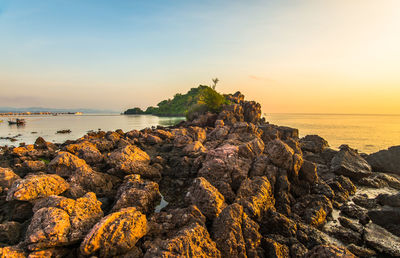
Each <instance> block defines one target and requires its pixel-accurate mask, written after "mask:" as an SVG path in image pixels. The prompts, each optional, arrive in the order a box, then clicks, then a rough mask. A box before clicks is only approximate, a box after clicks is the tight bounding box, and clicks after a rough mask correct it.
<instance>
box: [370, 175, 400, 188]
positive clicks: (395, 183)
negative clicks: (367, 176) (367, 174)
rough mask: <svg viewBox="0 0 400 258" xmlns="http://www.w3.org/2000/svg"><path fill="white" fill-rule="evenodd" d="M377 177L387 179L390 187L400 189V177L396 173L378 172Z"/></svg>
mask: <svg viewBox="0 0 400 258" xmlns="http://www.w3.org/2000/svg"><path fill="white" fill-rule="evenodd" d="M376 177H377V178H379V179H381V180H383V181H385V182H386V183H387V184H388V185H389V186H390V187H392V188H394V189H397V190H400V178H399V177H395V176H394V175H388V174H384V173H377V176H376Z"/></svg>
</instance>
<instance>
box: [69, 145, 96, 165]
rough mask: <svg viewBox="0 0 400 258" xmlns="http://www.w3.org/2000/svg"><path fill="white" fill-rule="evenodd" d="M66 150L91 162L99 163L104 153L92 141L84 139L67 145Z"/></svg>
mask: <svg viewBox="0 0 400 258" xmlns="http://www.w3.org/2000/svg"><path fill="white" fill-rule="evenodd" d="M65 149H66V151H68V152H70V153H72V154H74V155H76V156H78V157H79V158H81V159H83V160H85V161H86V162H87V163H89V164H95V163H99V162H101V161H102V160H103V155H102V154H101V152H100V151H99V150H98V149H97V147H96V145H94V144H93V143H91V142H88V141H83V142H79V143H75V144H69V145H67V146H65Z"/></svg>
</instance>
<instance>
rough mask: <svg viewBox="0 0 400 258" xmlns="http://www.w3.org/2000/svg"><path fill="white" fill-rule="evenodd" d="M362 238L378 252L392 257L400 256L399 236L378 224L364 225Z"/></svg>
mask: <svg viewBox="0 0 400 258" xmlns="http://www.w3.org/2000/svg"><path fill="white" fill-rule="evenodd" d="M364 240H365V242H366V243H367V245H368V246H370V247H372V248H373V249H375V250H377V251H378V252H380V253H384V254H386V255H391V256H394V257H398V256H400V238H399V237H397V236H394V235H393V234H391V233H389V232H388V231H386V230H385V229H384V228H382V227H380V226H378V225H375V224H373V223H369V224H368V225H367V226H366V228H365V231H364Z"/></svg>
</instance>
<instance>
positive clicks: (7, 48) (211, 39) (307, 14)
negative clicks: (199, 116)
mask: <svg viewBox="0 0 400 258" xmlns="http://www.w3.org/2000/svg"><path fill="white" fill-rule="evenodd" d="M215 77H217V78H219V80H220V82H219V83H218V85H217V90H218V91H219V92H222V93H234V92H236V91H238V90H239V91H241V92H242V93H243V94H244V95H245V96H246V98H247V99H249V100H256V101H258V102H260V103H261V105H262V108H263V112H264V113H352V114H355V113H357V114H363V113H366V114H400V1H398V0H380V1H375V0H324V1H320V0H297V1H286V0H270V1H266V0H263V1H258V0H252V1H238V0H213V1H211V0H203V1H190V0H170V1H166V0H155V1H122V0H119V1H105V0H36V1H32V0H0V106H13V107H29V106H41V107H53V108H97V109H111V110H117V111H123V110H125V109H127V108H130V107H135V106H138V107H142V108H145V107H147V106H154V105H156V104H157V103H158V102H159V101H161V100H163V99H166V98H170V97H172V96H173V95H174V94H175V93H177V92H180V93H185V92H187V91H188V90H189V89H190V88H192V87H197V86H198V85H199V84H211V79H212V78H215Z"/></svg>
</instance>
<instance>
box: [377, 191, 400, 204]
mask: <svg viewBox="0 0 400 258" xmlns="http://www.w3.org/2000/svg"><path fill="white" fill-rule="evenodd" d="M377 200H378V203H379V204H381V205H389V206H392V207H400V192H399V193H397V194H380V195H378V197H377Z"/></svg>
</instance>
